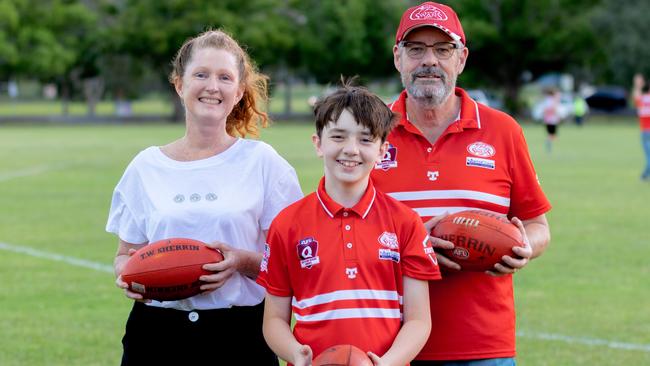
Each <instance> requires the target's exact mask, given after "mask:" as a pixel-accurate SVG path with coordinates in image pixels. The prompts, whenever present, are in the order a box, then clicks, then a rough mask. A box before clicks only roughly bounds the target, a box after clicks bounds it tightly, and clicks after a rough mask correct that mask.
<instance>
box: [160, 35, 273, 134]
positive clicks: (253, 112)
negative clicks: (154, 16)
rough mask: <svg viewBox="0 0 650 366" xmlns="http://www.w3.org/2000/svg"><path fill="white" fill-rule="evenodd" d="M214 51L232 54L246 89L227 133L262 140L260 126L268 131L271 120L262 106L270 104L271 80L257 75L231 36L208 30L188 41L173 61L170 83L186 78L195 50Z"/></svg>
mask: <svg viewBox="0 0 650 366" xmlns="http://www.w3.org/2000/svg"><path fill="white" fill-rule="evenodd" d="M207 47H213V48H216V49H218V50H226V51H228V52H230V53H232V54H233V55H234V56H235V59H236V60H237V66H238V69H239V85H242V86H243V87H244V95H243V96H242V98H241V100H240V101H239V103H237V105H235V106H234V108H233V110H232V112H230V114H229V115H228V118H227V119H226V132H227V133H228V134H229V135H231V136H235V135H239V136H241V137H246V135H251V136H254V137H257V136H259V126H262V127H266V126H268V123H269V117H268V115H267V114H266V112H264V111H263V110H262V108H261V107H260V106H265V105H266V102H267V101H268V94H267V86H268V77H267V76H266V75H264V74H261V73H259V72H258V71H257V68H256V66H255V65H254V64H253V63H252V61H251V60H250V58H249V57H248V54H247V53H246V51H244V50H243V49H242V47H241V46H240V45H239V44H238V43H237V41H235V40H234V39H233V38H232V37H231V36H230V35H228V34H227V33H226V32H224V31H222V30H219V29H218V30H208V31H205V32H203V33H201V34H199V35H198V36H196V37H194V38H191V39H188V40H187V41H185V43H184V44H183V46H181V48H180V49H179V50H178V53H177V54H176V57H174V60H173V61H172V67H173V69H172V72H171V74H170V75H169V81H170V82H171V83H172V84H173V83H174V82H175V81H176V80H178V79H182V78H183V75H185V67H186V66H187V65H188V64H189V63H190V60H191V58H192V55H193V53H194V50H198V49H202V48H207Z"/></svg>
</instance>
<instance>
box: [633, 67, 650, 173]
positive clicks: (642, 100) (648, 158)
mask: <svg viewBox="0 0 650 366" xmlns="http://www.w3.org/2000/svg"><path fill="white" fill-rule="evenodd" d="M633 85H634V87H633V88H632V97H633V98H634V105H635V106H636V111H637V114H638V115H639V127H640V129H641V145H642V146H643V152H644V154H645V168H643V172H642V173H641V180H642V181H650V90H649V89H647V88H646V91H645V93H644V92H643V88H644V86H645V80H644V79H643V75H641V74H636V75H634V84H633Z"/></svg>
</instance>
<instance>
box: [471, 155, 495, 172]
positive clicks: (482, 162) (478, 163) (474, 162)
mask: <svg viewBox="0 0 650 366" xmlns="http://www.w3.org/2000/svg"><path fill="white" fill-rule="evenodd" d="M465 165H467V166H473V167H476V168H485V169H491V170H494V168H495V166H496V163H495V162H494V160H490V159H481V158H474V157H471V156H468V157H467V158H465Z"/></svg>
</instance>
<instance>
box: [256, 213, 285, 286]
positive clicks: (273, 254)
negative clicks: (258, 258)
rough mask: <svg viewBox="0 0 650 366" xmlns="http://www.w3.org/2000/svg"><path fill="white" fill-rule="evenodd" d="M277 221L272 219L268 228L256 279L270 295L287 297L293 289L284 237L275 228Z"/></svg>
mask: <svg viewBox="0 0 650 366" xmlns="http://www.w3.org/2000/svg"><path fill="white" fill-rule="evenodd" d="M278 218H280V217H278ZM277 222H278V220H277V219H276V220H275V221H273V223H272V224H271V228H270V229H269V234H268V236H267V239H266V244H265V245H264V258H263V259H262V264H261V267H260V272H259V275H258V276H257V280H256V281H257V283H258V284H259V285H260V286H262V287H264V288H266V291H267V292H268V293H270V294H271V295H275V296H283V297H288V296H292V295H293V290H292V289H291V282H290V280H289V271H288V268H287V262H286V255H285V252H284V251H285V248H286V247H287V246H286V239H284V238H283V237H282V235H280V232H279V231H278V230H277V226H278V224H277Z"/></svg>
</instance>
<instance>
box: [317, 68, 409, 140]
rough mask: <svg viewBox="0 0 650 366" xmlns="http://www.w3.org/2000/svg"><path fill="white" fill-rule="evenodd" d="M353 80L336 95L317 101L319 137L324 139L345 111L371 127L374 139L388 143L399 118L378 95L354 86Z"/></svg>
mask: <svg viewBox="0 0 650 366" xmlns="http://www.w3.org/2000/svg"><path fill="white" fill-rule="evenodd" d="M353 81H354V80H353V79H352V80H347V81H346V80H342V81H341V84H342V85H341V87H340V88H338V89H337V90H336V91H335V92H334V93H332V94H330V95H328V96H327V97H325V98H323V99H321V100H319V101H318V102H316V105H315V106H314V115H315V116H316V134H317V135H318V137H321V135H322V133H323V129H324V128H325V126H327V124H328V123H331V122H335V121H336V120H338V119H339V117H340V116H341V112H343V110H344V109H347V110H348V111H349V112H350V113H352V115H353V116H354V119H355V120H356V121H357V123H358V124H360V125H362V126H364V127H368V129H369V130H370V134H371V135H372V137H374V138H377V137H379V138H380V139H381V142H384V141H386V136H388V133H389V132H390V130H391V129H392V128H393V125H394V124H395V122H396V121H397V115H396V114H395V113H393V111H391V110H390V108H388V106H386V103H384V101H382V100H381V99H380V98H379V97H378V96H376V95H375V94H373V93H372V92H370V91H369V90H368V89H366V88H364V87H361V86H354V85H352V83H353Z"/></svg>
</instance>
